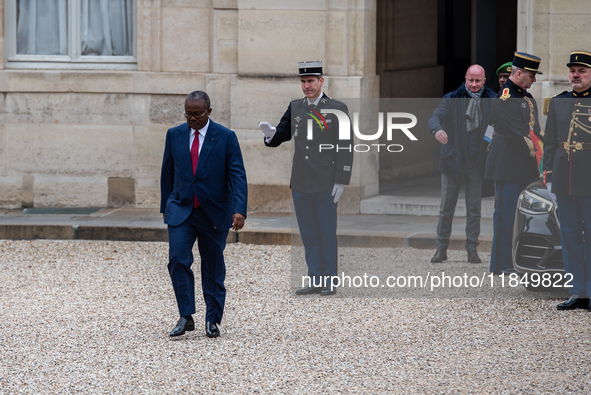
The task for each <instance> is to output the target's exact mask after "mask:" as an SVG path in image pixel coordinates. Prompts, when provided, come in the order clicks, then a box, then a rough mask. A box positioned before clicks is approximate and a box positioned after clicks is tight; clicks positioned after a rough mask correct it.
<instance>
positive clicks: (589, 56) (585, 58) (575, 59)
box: [566, 51, 591, 67]
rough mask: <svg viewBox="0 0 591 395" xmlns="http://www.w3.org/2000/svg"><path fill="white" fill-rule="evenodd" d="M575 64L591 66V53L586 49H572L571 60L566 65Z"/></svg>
mask: <svg viewBox="0 0 591 395" xmlns="http://www.w3.org/2000/svg"><path fill="white" fill-rule="evenodd" d="M575 64H578V65H580V66H585V67H591V53H589V52H585V51H572V52H571V53H570V62H569V63H567V64H566V67H571V66H573V65H575Z"/></svg>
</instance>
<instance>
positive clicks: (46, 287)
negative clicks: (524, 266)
mask: <svg viewBox="0 0 591 395" xmlns="http://www.w3.org/2000/svg"><path fill="white" fill-rule="evenodd" d="M167 250H168V247H167V244H166V243H125V242H85V241H39V240H36V241H0V313H1V319H0V393H2V394H4V393H6V394H8V393H10V394H12V393H21V392H22V393H130V392H133V393H179V392H181V391H183V392H184V391H191V392H195V393H207V392H213V391H216V392H221V393H251V392H261V393H294V392H311V391H316V392H333V391H335V392H344V393H350V392H358V393H382V392H391V393H485V392H486V393H488V392H491V393H528V394H529V393H590V392H591V373H590V367H589V359H590V357H591V340H590V337H589V333H590V329H591V328H590V324H589V322H590V318H591V317H590V314H591V313H590V312H587V311H583V310H578V311H573V312H559V311H557V310H556V308H555V305H556V303H557V299H552V298H547V297H539V296H538V297H533V298H532V297H530V296H528V292H527V291H524V290H523V289H521V288H519V289H517V288H516V289H509V290H504V292H509V293H512V294H511V296H512V297H504V298H502V297H494V295H493V294H494V293H498V292H501V291H503V290H501V291H499V290H498V289H496V290H492V291H490V290H488V289H487V290H486V292H491V294H490V295H489V294H486V296H491V297H486V298H479V297H462V298H458V297H437V296H434V297H433V296H432V297H414V296H409V297H396V298H384V297H350V298H349V297H343V295H347V292H349V291H348V290H343V291H342V292H339V294H338V295H339V297H319V296H311V297H294V296H292V290H291V286H290V281H291V282H292V283H293V282H294V279H293V278H292V279H290V276H289V273H290V261H291V259H290V257H291V254H290V248H289V247H285V246H257V245H244V244H230V245H228V247H227V249H226V263H227V267H228V276H227V281H226V285H227V288H228V297H227V301H226V312H225V315H224V322H223V323H222V326H221V333H222V336H221V337H220V338H218V339H209V338H207V337H205V335H204V328H203V326H204V325H202V324H201V325H198V327H197V330H196V331H195V332H190V333H189V334H188V335H186V336H184V337H182V338H181V339H179V340H170V339H169V338H168V333H169V331H170V330H171V329H172V327H173V326H174V324H175V323H176V320H177V318H178V317H177V310H176V304H175V302H174V297H173V292H172V287H171V285H170V280H169V277H168V273H167V271H166V260H167ZM296 255H297V254H296ZM341 255H342V257H341V261H342V262H343V265H344V266H345V267H347V265H351V262H354V261H356V260H359V259H363V262H364V264H366V263H368V262H369V261H373V260H381V259H382V260H384V262H390V263H391V264H392V265H393V266H389V270H390V272H396V270H397V269H396V265H402V266H404V267H415V268H416V267H421V271H422V272H425V271H436V270H439V271H441V270H443V268H445V270H446V271H447V270H448V269H449V270H452V271H456V272H458V273H460V272H461V271H462V270H468V269H469V270H475V271H479V272H480V273H482V272H483V271H484V269H485V268H486V265H485V264H482V265H480V266H479V267H477V268H475V265H472V266H471V267H470V266H469V265H468V264H464V263H462V261H463V260H465V256H464V255H465V253H463V254H462V253H460V252H450V262H448V263H446V264H444V265H443V266H437V267H435V266H434V265H431V264H428V263H425V262H428V261H429V258H430V257H431V255H432V251H424V250H414V249H410V248H407V249H381V250H364V249H341ZM360 257H362V258H360ZM483 257H484V258H486V256H483ZM484 261H486V259H484ZM476 266H478V265H476ZM530 294H531V293H530ZM378 296H379V295H378ZM200 302H201V301H200ZM197 309H198V311H199V313H198V314H197V315H196V321H197V322H200V320H203V318H202V317H203V312H202V310H203V304H202V303H200V304H199V305H198V307H197Z"/></svg>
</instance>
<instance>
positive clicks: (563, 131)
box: [544, 89, 591, 196]
mask: <svg viewBox="0 0 591 395" xmlns="http://www.w3.org/2000/svg"><path fill="white" fill-rule="evenodd" d="M573 113H575V114H576V122H575V123H574V124H573V130H572V135H571V141H570V142H571V144H575V145H576V143H578V142H579V143H582V144H581V148H584V149H576V148H574V147H571V148H570V149H569V150H568V151H567V150H565V149H564V142H566V141H568V134H569V129H570V127H571V121H572V120H573ZM585 129H587V131H585ZM590 131H591V89H589V90H587V91H585V92H580V93H576V92H574V91H571V92H564V93H562V94H560V95H558V96H556V97H554V98H552V100H551V101H550V109H549V112H548V119H547V121H546V135H545V138H544V171H545V172H546V182H552V192H553V193H555V194H558V195H574V196H591V175H590V174H589V172H590V171H591V133H590ZM550 172H551V173H550Z"/></svg>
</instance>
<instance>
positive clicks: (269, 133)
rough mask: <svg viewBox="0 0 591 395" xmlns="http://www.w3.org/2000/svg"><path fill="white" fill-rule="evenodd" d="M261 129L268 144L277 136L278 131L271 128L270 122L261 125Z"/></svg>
mask: <svg viewBox="0 0 591 395" xmlns="http://www.w3.org/2000/svg"><path fill="white" fill-rule="evenodd" d="M259 129H261V132H263V135H264V136H265V140H266V141H267V142H268V141H269V140H271V139H272V138H273V136H275V132H276V131H277V129H276V128H274V127H273V126H271V124H270V123H269V122H261V123H259Z"/></svg>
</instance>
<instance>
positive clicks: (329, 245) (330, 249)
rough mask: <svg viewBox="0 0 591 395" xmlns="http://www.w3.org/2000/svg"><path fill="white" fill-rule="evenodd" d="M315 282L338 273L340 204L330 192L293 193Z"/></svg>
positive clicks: (299, 225) (308, 262) (309, 265)
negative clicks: (338, 211)
mask: <svg viewBox="0 0 591 395" xmlns="http://www.w3.org/2000/svg"><path fill="white" fill-rule="evenodd" d="M291 194H292V197H293V205H294V208H295V213H296V218H297V220H298V227H299V229H300V235H301V237H302V243H303V244H304V250H305V254H306V264H307V265H308V275H309V276H310V277H311V278H312V281H313V284H317V285H320V284H322V283H323V282H322V277H323V276H336V275H337V258H338V256H337V254H338V253H337V205H336V204H335V203H334V202H333V197H332V195H331V193H330V192H325V193H302V192H297V191H292V192H291Z"/></svg>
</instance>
